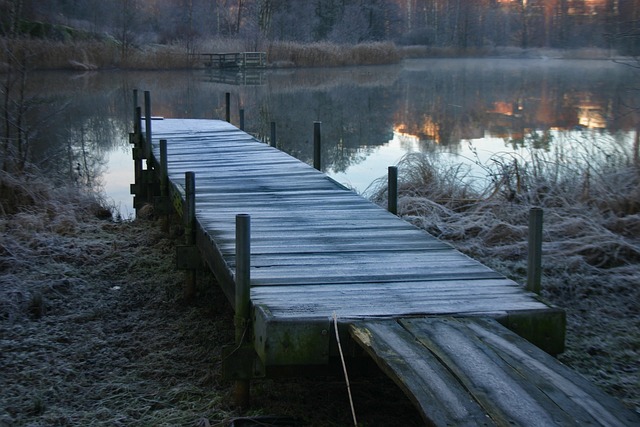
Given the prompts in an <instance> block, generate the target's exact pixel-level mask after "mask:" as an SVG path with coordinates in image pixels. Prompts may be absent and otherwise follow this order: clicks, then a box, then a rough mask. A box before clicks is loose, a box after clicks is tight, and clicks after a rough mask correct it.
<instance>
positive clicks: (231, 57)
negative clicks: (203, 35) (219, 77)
mask: <svg viewBox="0 0 640 427" xmlns="http://www.w3.org/2000/svg"><path fill="white" fill-rule="evenodd" d="M190 59H191V61H193V62H196V63H200V64H202V65H203V67H204V68H224V69H229V68H240V69H246V68H264V67H266V66H267V53H266V52H229V53H194V54H191V55H190Z"/></svg>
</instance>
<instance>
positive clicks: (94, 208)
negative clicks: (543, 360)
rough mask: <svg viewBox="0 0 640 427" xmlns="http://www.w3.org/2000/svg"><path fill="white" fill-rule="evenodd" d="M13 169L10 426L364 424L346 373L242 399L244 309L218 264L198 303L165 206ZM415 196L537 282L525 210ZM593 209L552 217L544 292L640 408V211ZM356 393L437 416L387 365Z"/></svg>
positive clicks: (1, 307) (257, 389) (596, 372)
mask: <svg viewBox="0 0 640 427" xmlns="http://www.w3.org/2000/svg"><path fill="white" fill-rule="evenodd" d="M2 178H3V181H2V186H3V191H4V193H3V198H2V212H1V215H0V235H1V238H0V272H1V274H0V347H1V348H2V351H1V352H0V370H1V371H2V376H0V389H1V390H2V393H1V395H0V425H3V426H14V425H15V426H22V425H29V426H53V425H59V426H66V425H73V426H80V425H83V426H84V425H104V426H106V425H109V426H118V425H122V426H125V425H126V426H149V425H154V426H160V425H167V426H176V425H181V426H182V425H186V426H189V425H190V426H215V425H220V426H222V425H228V423H229V422H230V421H231V420H232V419H234V417H238V416H240V415H249V416H264V415H278V416H287V417H290V418H291V419H292V420H295V421H296V423H298V424H300V425H311V426H313V425H317V426H321V425H322V426H342V425H350V424H351V413H350V409H349V402H348V399H347V395H346V387H345V384H344V381H343V379H342V378H341V376H340V375H336V376H323V377H318V378H312V379H305V378H297V379H288V380H257V381H255V382H254V384H253V405H252V408H251V409H250V410H249V411H248V412H247V413H243V414H241V413H240V412H239V411H237V410H236V409H235V408H234V407H233V406H232V399H231V394H230V390H231V384H230V383H229V382H227V381H224V380H223V379H222V376H221V363H222V347H223V346H224V345H229V344H231V343H232V342H233V322H232V317H233V313H232V310H231V308H230V306H229V304H228V303H227V301H226V299H225V298H224V296H223V295H222V294H221V293H220V291H219V290H218V288H217V286H216V285H215V281H214V279H213V278H212V277H211V276H210V275H209V274H208V273H207V272H206V271H205V270H204V269H203V270H202V271H200V272H199V273H198V290H199V291H198V292H199V294H198V297H197V298H196V299H195V300H194V301H191V302H187V301H185V300H184V299H183V297H182V286H183V281H184V276H183V274H182V273H180V272H179V271H176V270H175V268H174V265H175V258H174V253H175V252H174V247H175V244H179V243H182V237H181V230H180V227H178V226H175V225H174V226H170V227H169V226H167V224H166V223H164V222H163V221H162V220H159V219H157V218H155V217H154V216H153V215H150V216H148V217H147V218H139V219H136V220H134V221H115V220H113V219H112V218H110V217H109V215H108V212H106V211H105V208H104V207H102V206H101V204H100V203H98V202H97V201H96V199H95V197H93V196H90V195H86V194H84V193H83V192H82V191H78V189H75V188H67V187H57V188H52V186H50V185H48V184H47V183H46V182H40V181H37V180H35V181H32V182H29V183H28V184H25V183H24V182H21V181H16V180H13V179H12V178H10V177H8V176H6V175H5V176H3V177H2ZM421 188H424V186H422V187H421ZM403 194H404V195H403V197H402V198H401V200H400V202H401V203H400V205H401V209H402V211H403V213H404V216H405V218H406V219H407V220H409V221H412V222H414V223H415V224H416V225H418V226H421V227H423V228H426V229H427V230H429V231H430V232H432V233H433V234H436V235H438V236H439V237H441V238H444V239H447V240H448V241H450V242H452V243H453V244H455V245H456V246H458V247H459V248H460V249H461V250H464V251H465V252H467V253H470V254H472V255H473V256H475V257H477V258H478V259H480V260H481V261H483V262H485V263H487V264H489V265H490V266H491V267H493V268H495V269H497V270H499V271H502V272H503V274H505V275H509V276H510V277H513V278H514V279H516V280H519V281H522V278H523V274H524V266H523V261H522V260H523V259H524V258H526V257H523V254H524V251H525V250H526V244H525V243H523V242H524V241H526V230H525V229H526V227H524V226H523V225H522V223H523V222H526V221H525V219H524V217H523V218H519V219H518V218H515V219H514V217H518V216H523V215H522V214H521V213H512V218H511V219H512V220H511V221H510V222H509V223H507V222H505V221H504V220H500V219H499V216H498V215H497V211H498V208H497V205H492V203H491V200H488V201H487V202H486V203H485V204H484V205H483V206H482V209H480V211H471V210H466V212H465V214H464V215H459V214H457V213H456V211H455V210H454V209H453V208H452V206H447V203H446V202H444V201H441V202H442V203H436V202H434V201H433V200H434V198H433V197H431V198H430V199H428V200H427V199H426V198H425V197H424V196H422V195H420V194H418V193H416V192H411V191H409V190H407V189H405V191H404V193H403ZM433 195H434V192H433V189H432V196H433ZM499 206H500V209H499V210H500V212H501V213H504V211H505V208H504V206H505V204H504V201H500V203H499ZM477 207H480V206H479V205H478V206H477ZM494 210H495V211H496V212H493V211H494ZM517 212H520V210H518V211H517ZM480 214H481V215H482V217H481V218H479V217H478V216H477V215H480ZM585 214H586V213H585V212H581V211H580V210H579V209H576V210H573V211H571V212H562V213H561V214H560V213H557V212H556V213H554V211H551V212H550V213H547V214H546V218H548V224H549V225H548V226H549V228H550V230H551V231H550V232H551V233H553V234H554V235H555V236H558V239H559V240H558V243H556V244H553V245H551V244H550V245H548V247H547V252H548V253H551V254H556V253H563V254H564V256H563V257H561V258H559V257H558V256H556V255H554V256H552V258H553V260H552V262H548V263H547V266H546V267H545V272H544V275H545V276H544V286H545V290H544V294H543V296H544V297H545V298H546V299H547V300H549V301H550V302H551V303H553V304H556V305H558V306H560V307H562V308H564V309H565V310H567V314H568V330H567V351H566V352H565V353H564V354H563V355H561V356H560V360H561V361H563V362H564V363H567V364H568V365H570V366H572V367H573V368H574V369H576V370H577V371H579V372H580V373H582V374H583V375H585V376H587V377H588V378H589V379H590V380H591V381H592V382H594V383H595V384H597V385H598V386H600V387H601V388H602V389H603V390H604V391H605V392H607V393H608V394H611V395H613V396H615V397H617V398H619V399H621V400H622V401H623V402H624V403H625V404H627V405H628V406H629V407H630V408H635V409H636V410H638V409H640V387H639V384H640V286H639V284H640V280H639V278H640V274H639V271H640V270H639V268H638V267H639V265H640V256H639V252H638V249H637V248H638V246H637V245H638V241H637V239H638V236H639V235H640V216H638V215H637V214H634V215H627V216H625V217H624V218H623V219H620V218H618V220H616V221H618V222H619V221H623V222H624V223H621V222H619V223H616V222H615V221H614V218H611V219H610V220H609V222H608V223H606V221H604V222H603V221H602V220H601V219H597V218H593V215H591V217H590V218H585ZM474 215H476V216H475V217H474ZM603 223H606V224H608V225H607V227H604V228H603V226H602V224H603ZM616 230H618V231H616ZM560 238H561V239H560ZM554 245H555V246H554ZM352 387H353V391H354V394H355V409H356V412H357V414H358V417H359V421H360V423H361V424H362V425H366V426H384V425H398V424H402V425H421V424H422V421H421V419H420V417H419V415H418V414H417V413H416V412H415V411H414V409H413V408H412V406H411V404H410V403H409V402H408V400H407V399H406V398H405V397H404V396H403V395H402V393H401V392H400V391H399V389H398V388H397V387H396V386H395V385H394V384H393V383H392V382H390V381H389V380H387V379H386V378H385V377H384V376H383V375H381V374H380V373H376V372H369V373H368V374H367V375H365V374H360V375H355V378H353V384H352Z"/></svg>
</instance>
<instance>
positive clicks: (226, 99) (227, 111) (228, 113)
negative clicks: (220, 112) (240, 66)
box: [224, 92, 231, 123]
mask: <svg viewBox="0 0 640 427" xmlns="http://www.w3.org/2000/svg"><path fill="white" fill-rule="evenodd" d="M224 102H225V116H224V117H225V120H226V121H227V123H231V94H230V93H229V92H226V93H225V94H224Z"/></svg>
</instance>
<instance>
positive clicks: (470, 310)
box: [132, 119, 639, 426]
mask: <svg viewBox="0 0 640 427" xmlns="http://www.w3.org/2000/svg"><path fill="white" fill-rule="evenodd" d="M142 128H144V125H143V124H142V123H138V124H137V126H136V132H135V133H134V134H133V135H132V142H134V143H135V144H136V147H137V148H136V149H134V159H136V162H138V163H136V175H137V176H138V178H136V180H137V182H136V184H135V185H134V186H132V190H133V191H134V192H135V193H136V202H135V205H136V206H138V207H139V206H141V204H142V203H148V202H150V201H153V200H155V202H156V205H157V206H159V207H160V210H161V211H162V207H166V206H167V205H171V206H173V207H174V208H175V209H176V210H177V211H178V212H179V213H181V214H182V213H183V212H185V211H187V212H188V211H189V210H190V209H193V208H192V207H191V208H190V207H188V206H187V205H188V201H189V199H190V198H191V197H194V198H195V223H196V224H195V227H194V228H195V229H194V231H193V233H194V235H195V237H194V238H193V241H192V242H191V243H193V246H194V247H195V248H197V252H196V251H195V250H191V251H190V250H188V249H183V250H182V251H181V253H179V254H178V261H179V263H181V264H183V266H187V267H188V266H189V265H190V264H193V263H192V262H191V261H189V260H188V259H185V257H189V256H190V257H191V258H194V257H197V258H199V257H202V258H203V259H204V260H205V261H206V263H207V264H208V265H209V267H210V268H211V270H212V271H213V272H214V274H215V276H216V278H217V280H218V282H219V283H220V286H221V287H222V289H223V290H224V292H225V293H226V295H227V296H228V298H229V300H230V302H231V303H232V304H236V307H237V303H238V300H237V297H236V295H237V292H238V289H237V283H236V282H237V281H239V280H240V278H239V276H238V274H239V273H237V271H238V270H236V267H237V265H236V263H237V262H238V263H239V262H241V261H240V260H238V259H237V255H236V250H237V247H236V243H237V241H236V240H237V238H238V239H240V237H238V235H237V234H236V232H237V230H236V224H237V215H238V214H246V215H249V216H250V242H251V243H250V266H249V267H248V271H249V272H250V275H249V276H250V291H249V292H250V314H249V316H240V317H246V318H238V317H239V316H238V312H237V313H236V317H237V318H236V325H237V326H238V325H240V327H241V328H244V330H242V329H241V331H240V334H239V335H238V331H236V338H237V339H239V340H240V341H241V344H242V343H245V345H243V346H242V351H239V347H238V348H235V349H233V350H232V351H231V353H230V355H231V356H232V357H229V358H228V359H229V361H228V364H227V367H226V369H227V371H228V372H229V374H230V376H232V377H234V378H236V379H249V378H252V377H258V376H263V375H276V374H280V373H282V372H287V371H290V370H297V369H296V368H301V367H308V366H325V365H327V364H328V363H329V362H330V360H332V359H333V358H334V357H335V356H337V354H338V353H337V351H338V350H337V345H336V337H335V333H336V331H335V329H334V327H333V325H334V321H335V320H334V318H337V323H338V324H339V328H338V329H339V331H338V332H339V333H340V338H341V341H342V342H345V343H346V347H347V348H348V353H350V354H351V355H360V356H361V357H362V355H366V354H368V355H369V356H370V357H372V358H373V359H374V360H375V361H376V362H377V363H378V365H379V366H380V367H381V368H382V369H383V370H384V371H385V372H386V373H387V374H388V375H389V376H390V377H391V378H392V379H394V381H396V382H397V383H398V384H399V385H400V387H401V388H402V389H403V390H404V391H405V392H406V393H407V395H408V396H409V397H410V398H411V399H412V400H413V401H414V403H415V404H416V406H417V407H418V408H419V410H420V411H421V413H422V414H423V416H424V419H425V422H427V423H429V424H433V425H507V424H510V425H514V424H515V425H532V426H533V425H545V426H548V425H634V424H636V423H637V422H638V421H639V418H638V417H637V414H635V413H633V412H631V411H629V410H626V409H625V408H624V407H623V406H622V405H621V404H620V403H618V402H617V401H615V400H613V399H611V398H609V397H607V396H605V395H604V394H603V393H601V392H600V391H599V390H597V389H596V388H595V387H594V386H592V385H590V384H589V383H587V382H586V381H585V380H584V379H582V378H581V377H580V376H579V375H577V374H575V373H573V372H572V371H570V370H569V369H567V368H566V367H564V366H562V365H561V364H560V363H558V362H557V361H556V360H555V359H554V358H553V357H551V356H549V355H548V354H547V353H545V352H543V351H542V350H540V348H543V349H545V350H546V351H547V352H548V353H552V354H555V353H558V352H561V351H562V350H563V345H564V312H563V311H562V310H559V309H557V308H553V307H550V306H548V305H547V304H545V303H544V302H542V301H541V300H540V299H539V298H538V297H537V296H536V295H534V294H532V293H529V292H526V291H525V290H524V289H523V288H522V287H521V286H520V285H518V284H516V283H514V282H513V281H511V280H508V279H506V278H505V277H503V276H501V275H500V274H498V273H496V272H494V271H492V270H491V269H489V268H488V267H486V266H484V265H482V264H480V263H479V262H477V261H475V260H473V259H471V258H469V257H467V256H465V255H463V254H462V253H460V252H458V251H456V250H455V249H453V248H452V247H451V246H449V245H448V244H446V243H443V242H441V241H439V240H438V239H436V238H434V237H433V236H431V235H429V234H428V233H426V232H424V231H422V230H420V229H418V228H416V227H414V226H412V225H410V224H408V223H406V222H405V221H403V220H402V219H400V218H397V217H396V216H394V215H392V214H390V213H389V212H387V211H385V210H384V209H382V208H380V207H378V206H376V205H374V204H372V203H370V202H369V201H367V200H365V199H363V198H362V197H360V196H358V195H357V194H355V193H354V192H352V191H350V190H348V189H346V188H344V187H343V186H341V185H340V184H338V183H336V182H335V181H333V180H332V179H330V178H329V177H327V176H326V175H325V174H323V173H321V172H319V171H317V170H315V169H313V168H312V167H311V166H309V165H307V164H305V163H303V162H300V161H299V160H297V159H295V158H293V157H291V156H289V155H287V154H285V153H283V152H280V151H278V150H277V149H275V148H272V147H270V146H268V145H266V144H264V143H262V142H260V141H258V140H256V139H255V138H253V137H251V136H250V135H248V134H246V133H244V132H242V131H240V130H239V129H237V128H236V127H234V126H232V125H230V124H228V123H226V122H223V121H218V120H188V119H167V120H153V121H147V122H146V130H147V132H146V134H148V132H151V135H152V138H151V140H152V144H151V147H148V148H145V147H144V141H145V135H144V134H143V133H142V132H141V129H142ZM161 141H162V143H161ZM165 141H166V142H165ZM165 147H166V153H164V151H165ZM145 152H146V153H147V154H145ZM143 158H148V160H147V162H148V167H147V170H146V171H145V170H140V162H141V160H142V159H143ZM191 172H193V174H194V175H195V195H194V196H191V195H190V190H189V187H190V185H191V184H190V183H189V175H190V173H191ZM165 176H166V178H165ZM185 216H188V213H187V214H185ZM245 218H246V217H245ZM238 256H240V255H238ZM242 262H246V261H242ZM238 298H239V297H238ZM522 337H524V338H526V339H527V340H528V341H526V340H525V339H523V338H522ZM531 343H534V344H536V345H537V346H538V347H540V348H538V347H535V346H534V345H532V344H531ZM636 425H637V424H636Z"/></svg>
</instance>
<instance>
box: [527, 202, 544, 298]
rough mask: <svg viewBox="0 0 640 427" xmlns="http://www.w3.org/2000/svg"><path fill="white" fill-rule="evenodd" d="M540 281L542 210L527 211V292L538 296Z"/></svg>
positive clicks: (532, 209)
mask: <svg viewBox="0 0 640 427" xmlns="http://www.w3.org/2000/svg"><path fill="white" fill-rule="evenodd" d="M541 281H542V209H541V208H531V210H530V211H529V253H528V259H527V290H528V291H531V292H535V293H536V294H540V291H541Z"/></svg>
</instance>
